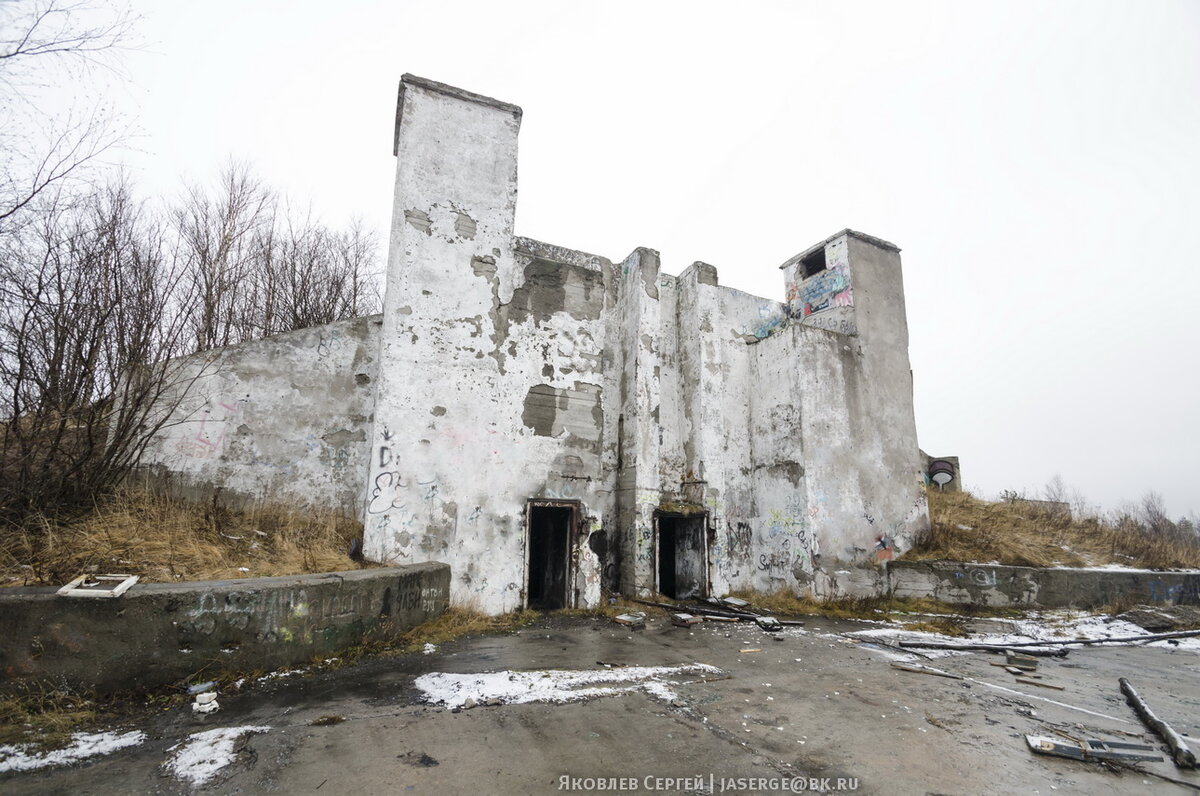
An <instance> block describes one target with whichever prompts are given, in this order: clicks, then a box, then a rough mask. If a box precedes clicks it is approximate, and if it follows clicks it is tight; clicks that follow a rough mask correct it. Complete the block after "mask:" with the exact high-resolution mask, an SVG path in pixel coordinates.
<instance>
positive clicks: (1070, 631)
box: [847, 611, 1200, 656]
mask: <svg viewBox="0 0 1200 796" xmlns="http://www.w3.org/2000/svg"><path fill="white" fill-rule="evenodd" d="M1007 622H1008V624H1009V625H1010V627H1011V628H1012V631H1011V632H1009V633H972V634H971V635H969V636H965V637H956V636H945V635H942V634H940V633H926V632H922V631H916V630H904V629H902V628H897V627H886V628H872V629H870V630H858V631H853V632H851V633H849V634H847V635H851V636H855V637H857V638H863V639H872V638H876V639H880V640H883V639H895V640H899V641H936V642H938V643H948V644H996V645H1000V646H1003V645H1006V644H1015V643H1027V642H1030V641H1047V642H1052V641H1073V640H1082V639H1088V640H1091V639H1104V638H1122V637H1126V636H1145V635H1149V633H1148V632H1147V631H1146V630H1144V629H1142V628H1141V627H1139V626H1138V625H1135V624H1133V623H1132V622H1127V621H1125V620H1123V619H1115V618H1113V617H1111V616H1108V615H1107V614H1078V613H1073V612H1069V611H1043V612H1040V613H1033V614H1030V615H1029V616H1028V617H1026V618H1024V619H1013V620H1007ZM1120 643H1125V644H1135V643H1136V644H1140V645H1141V646H1147V647H1165V648H1168V649H1179V650H1191V651H1195V652H1200V637H1192V638H1179V639H1172V640H1170V641H1168V640H1166V639H1164V640H1162V641H1152V642H1118V644H1120ZM1107 646H1112V645H1111V644H1110V645H1107ZM922 652H924V653H925V654H927V655H930V656H936V655H935V653H936V651H933V650H922Z"/></svg>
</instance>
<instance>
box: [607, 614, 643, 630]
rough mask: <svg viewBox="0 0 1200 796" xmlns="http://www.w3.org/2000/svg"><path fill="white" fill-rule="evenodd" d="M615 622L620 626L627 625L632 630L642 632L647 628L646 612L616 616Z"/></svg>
mask: <svg viewBox="0 0 1200 796" xmlns="http://www.w3.org/2000/svg"><path fill="white" fill-rule="evenodd" d="M613 621H614V622H616V623H617V624H618V625H625V626H626V627H628V628H629V629H631V630H641V629H642V628H644V627H645V626H646V613H645V612H644V611H635V612H633V613H629V614H621V615H619V616H614V617H613Z"/></svg>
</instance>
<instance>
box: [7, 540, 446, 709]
mask: <svg viewBox="0 0 1200 796" xmlns="http://www.w3.org/2000/svg"><path fill="white" fill-rule="evenodd" d="M449 594H450V567H449V566H447V565H445V564H435V563H430V564H415V565H411V566H403V567H390V568H380V569H364V570H357V571H352V572H337V573H326V574H319V575H301V576H292V577H280V578H245V579H241V580H223V581H200V582H194V583H180V584H173V583H152V584H146V585H139V586H134V587H133V588H132V589H130V590H129V591H128V592H126V593H125V594H124V595H123V596H122V597H119V598H116V599H97V598H82V597H59V596H57V595H55V589H54V588H52V587H47V588H21V589H5V590H3V591H0V637H2V638H3V639H4V643H3V645H0V671H3V679H2V680H0V690H2V689H3V688H4V687H5V686H11V685H13V684H14V683H19V682H21V681H33V680H54V681H61V682H66V683H68V684H70V685H72V686H75V687H80V688H94V689H97V690H99V691H119V690H124V689H134V688H152V687H155V686H160V685H166V684H171V683H187V682H191V681H192V680H193V679H196V678H200V679H209V678H212V677H215V676H217V675H219V674H222V673H225V672H237V671H243V672H247V671H254V670H260V669H261V670H267V669H275V668H278V667H283V666H292V665H295V664H301V663H307V662H308V661H309V660H311V659H312V658H314V657H316V656H330V655H336V654H337V653H338V651H339V650H342V649H344V648H346V647H348V646H352V645H355V644H358V643H360V642H361V641H363V640H365V639H368V638H378V637H384V636H387V635H390V634H396V633H400V632H403V631H405V630H408V629H409V628H412V627H414V626H415V625H418V624H420V623H422V622H424V621H426V620H429V619H432V618H435V617H437V616H439V615H441V614H442V613H443V612H444V611H445V610H446V607H447V605H448V602H449Z"/></svg>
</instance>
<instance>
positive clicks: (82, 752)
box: [0, 731, 146, 774]
mask: <svg viewBox="0 0 1200 796" xmlns="http://www.w3.org/2000/svg"><path fill="white" fill-rule="evenodd" d="M145 741H146V733H144V732H136V731H135V732H123V733H115V732H98V733H82V732H77V733H74V734H73V735H72V736H71V743H69V744H67V745H66V746H65V747H63V748H62V749H54V750H53V751H49V752H34V751H31V746H30V745H29V744H17V745H0V774H3V773H5V772H8V771H32V770H34V769H37V768H47V767H49V766H66V765H70V764H72V763H78V762H79V761H80V760H86V759H87V758H89V757H95V756H97V755H108V754H112V753H113V752H115V751H117V750H118V749H124V748H126V747H128V746H138V745H139V744H142V743H145Z"/></svg>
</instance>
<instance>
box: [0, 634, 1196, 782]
mask: <svg viewBox="0 0 1200 796" xmlns="http://www.w3.org/2000/svg"><path fill="white" fill-rule="evenodd" d="M863 627H864V625H862V624H859V623H855V622H850V621H833V620H826V619H820V618H814V619H811V620H809V622H808V624H807V626H806V627H804V628H803V629H788V630H787V631H785V632H784V633H783V634H780V635H779V636H778V637H777V638H778V640H776V637H773V636H772V635H769V634H767V633H765V632H763V631H761V630H759V629H758V628H756V627H753V626H746V625H722V624H715V623H714V624H706V625H703V626H701V627H698V628H696V629H694V630H687V629H682V628H676V627H672V626H671V625H670V624H669V623H668V622H667V621H666V620H665V619H661V618H652V619H651V620H650V622H649V624H648V626H647V627H646V629H645V630H641V631H629V630H627V629H625V628H623V627H620V626H617V625H615V624H614V623H612V622H611V621H610V620H606V619H600V618H590V617H586V618H582V617H564V616H555V615H548V616H546V617H544V618H543V619H542V620H541V621H540V622H539V623H537V624H535V625H531V626H529V627H527V628H525V629H523V630H521V631H520V632H519V633H518V634H515V635H506V636H498V637H482V638H467V639H461V640H459V641H456V642H452V643H449V644H445V645H443V646H442V647H441V648H439V649H437V650H436V651H434V652H432V653H430V654H425V655H423V654H420V653H417V654H414V655H405V656H399V657H386V658H377V659H374V660H370V661H366V662H364V663H360V664H357V665H354V666H347V667H344V668H341V669H337V670H333V671H324V672H319V673H316V674H311V675H295V676H293V677H288V678H279V679H273V680H269V681H267V682H264V683H259V684H257V685H254V686H253V687H250V688H248V689H247V690H245V691H244V692H242V693H234V694H223V695H222V696H221V704H222V710H221V711H220V712H218V713H215V714H212V715H211V716H207V717H197V716H195V715H193V713H192V712H191V710H190V709H188V708H186V707H185V708H173V709H171V710H170V711H165V712H164V711H162V710H161V709H158V710H152V709H149V708H147V709H146V710H145V711H144V712H143V713H140V714H137V715H135V716H134V717H133V720H132V721H130V722H125V725H126V726H128V727H131V728H137V729H142V730H144V731H145V732H146V733H147V735H148V740H147V741H146V742H145V743H144V744H142V745H140V746H137V747H132V748H128V749H124V750H120V751H117V752H115V753H113V754H112V755H109V756H106V757H100V758H92V759H91V762H87V763H82V764H78V765H76V766H75V767H65V768H57V769H43V770H40V771H33V772H27V773H18V774H6V775H3V776H0V792H4V793H6V794H12V795H14V796H15V794H34V793H36V794H47V793H72V794H85V793H86V794H127V793H188V792H191V791H192V790H193V788H192V787H191V786H190V785H187V784H185V783H183V782H181V781H179V780H177V779H174V778H172V777H171V776H170V775H168V774H167V773H165V772H164V770H163V768H162V765H163V763H164V761H165V760H167V759H168V758H169V757H170V756H171V753H170V752H169V751H168V750H169V748H170V747H172V746H173V745H175V744H177V743H178V742H179V741H181V740H182V739H184V738H186V737H187V736H188V735H189V734H190V733H195V732H198V731H202V730H209V729H213V728H217V727H234V726H239V725H258V726H266V727H270V730H269V731H267V732H265V733H262V734H257V735H248V736H244V737H243V739H242V740H241V741H240V742H239V744H240V746H239V748H240V751H239V752H238V754H237V758H236V760H235V762H233V763H232V764H230V765H229V766H227V767H226V768H224V769H222V770H221V771H219V772H218V773H217V774H216V775H215V776H214V778H213V779H211V780H210V781H209V782H208V783H207V784H206V785H204V786H202V788H201V790H204V791H206V792H215V793H317V792H322V793H324V794H346V793H351V794H361V795H363V796H365V795H366V794H395V793H429V794H448V793H464V794H493V793H495V794H525V793H537V794H540V793H556V792H571V790H570V789H571V787H572V786H579V788H580V789H578V790H574V791H573V792H598V790H597V789H596V788H595V787H593V789H592V790H586V789H584V788H585V787H586V786H588V785H592V786H595V785H601V784H606V783H595V782H587V781H583V782H579V781H573V780H580V779H584V780H586V778H605V779H608V778H626V779H625V781H621V780H618V781H617V782H615V783H607V784H615V785H618V786H621V785H624V786H631V788H630V789H627V790H624V791H616V792H637V793H647V792H666V793H712V792H716V793H722V792H724V793H786V792H796V791H799V790H801V789H805V790H810V791H816V792H837V788H838V784H839V782H838V781H839V778H840V779H841V780H843V782H842V785H843V787H845V788H847V789H849V788H850V787H851V786H857V790H856V792H858V793H884V794H1007V793H1033V794H1048V793H1051V792H1061V793H1088V794H1110V793H1111V794H1117V793H1120V794H1128V793H1186V792H1188V791H1189V789H1188V788H1186V787H1181V786H1179V785H1175V784H1171V783H1169V782H1165V781H1162V780H1159V779H1154V778H1151V777H1145V776H1142V775H1138V774H1134V773H1130V772H1124V773H1119V774H1118V773H1113V772H1110V771H1106V770H1105V769H1103V768H1101V767H1100V766H1098V765H1096V764H1092V763H1084V762H1077V761H1072V760H1064V759H1060V758H1051V757H1041V756H1037V755H1034V754H1032V753H1031V752H1030V750H1029V749H1028V748H1027V746H1026V743H1025V740H1024V737H1023V736H1024V735H1025V734H1027V733H1028V734H1038V735H1052V734H1053V732H1052V731H1053V730H1054V729H1058V730H1061V731H1064V732H1066V733H1067V734H1069V735H1073V736H1076V737H1087V738H1099V739H1107V740H1115V741H1125V742H1140V743H1147V744H1154V745H1155V746H1157V745H1158V744H1157V741H1156V740H1155V739H1153V738H1152V737H1151V736H1149V735H1146V734H1145V733H1144V732H1143V727H1142V726H1141V725H1140V724H1139V723H1138V720H1137V718H1136V716H1135V715H1134V713H1133V712H1132V710H1131V709H1130V708H1128V707H1127V706H1126V705H1125V704H1124V699H1123V697H1122V696H1121V694H1120V691H1119V690H1118V685H1117V678H1118V677H1121V676H1126V677H1129V678H1130V679H1131V680H1132V681H1133V683H1134V685H1135V687H1136V688H1137V689H1138V691H1139V693H1140V694H1141V695H1142V696H1143V697H1144V698H1145V699H1146V700H1147V701H1148V702H1150V703H1151V705H1152V706H1153V707H1154V708H1155V709H1156V711H1157V712H1158V713H1159V715H1160V716H1161V717H1162V718H1163V719H1164V720H1166V721H1167V722H1169V723H1171V724H1172V725H1173V726H1174V727H1175V728H1176V729H1177V730H1179V731H1181V732H1183V733H1187V734H1190V735H1191V736H1192V737H1198V738H1200V654H1197V653H1196V652H1193V651H1187V650H1176V649H1158V648H1138V647H1091V648H1086V649H1077V650H1074V651H1072V652H1071V654H1070V656H1069V657H1067V658H1066V659H1043V660H1042V662H1041V665H1040V667H1039V672H1040V673H1041V674H1042V675H1043V679H1044V681H1046V682H1050V683H1053V684H1058V685H1062V686H1063V687H1064V689H1065V690H1062V691H1057V690H1050V689H1042V688H1038V687H1035V686H1030V685H1024V684H1020V683H1016V682H1014V678H1013V677H1012V675H1010V674H1008V673H1006V672H1005V671H1004V669H1002V668H999V667H995V666H991V665H990V663H992V662H994V661H996V660H997V658H996V657H995V656H993V655H989V654H986V653H975V654H970V655H958V656H953V657H943V658H938V659H936V660H933V661H921V662H922V663H925V664H926V665H930V666H934V667H937V668H939V669H942V670H945V671H948V672H953V673H956V674H960V675H963V676H965V677H968V678H974V679H973V680H952V679H945V678H941V677H934V676H930V675H927V674H917V673H911V672H906V671H900V670H897V669H894V668H892V667H891V665H890V663H891V660H890V659H889V658H888V655H889V654H895V653H894V651H891V650H886V649H869V648H865V647H864V646H862V645H860V644H858V643H856V642H854V641H851V640H849V639H847V638H846V637H845V636H843V635H839V634H842V633H847V632H853V631H855V630H861V629H863ZM748 650H758V651H754V652H750V651H748ZM598 661H604V662H608V663H620V664H631V665H639V666H641V665H646V666H649V665H671V664H683V663H692V662H701V663H706V664H711V665H713V666H716V667H719V668H720V669H721V670H722V671H723V672H724V673H725V674H727V675H728V677H727V678H725V679H716V678H715V677H714V676H712V675H703V674H701V675H697V674H692V675H681V676H677V677H674V678H672V679H674V680H676V681H682V682H686V681H692V682H690V684H685V685H672V686H670V689H671V690H672V691H674V693H675V696H674V697H672V696H671V695H670V694H668V695H666V696H661V695H659V696H654V695H651V694H650V693H647V692H646V691H635V692H629V693H623V694H620V695H616V696H600V697H595V698H592V699H589V700H584V701H576V702H569V703H565V704H548V703H538V702H534V703H528V704H501V705H495V706H487V705H480V706H477V707H473V708H470V709H467V710H461V711H458V712H454V711H451V710H448V709H446V708H445V707H439V706H431V705H427V704H424V703H423V702H422V695H421V692H420V691H419V690H418V689H417V688H416V687H415V686H414V679H415V677H416V676H418V675H420V674H422V673H426V672H460V673H474V672H484V671H498V670H506V669H511V670H538V669H572V670H579V669H599V668H602V667H600V666H598V665H597V662H598ZM700 680H702V681H700ZM984 683H991V684H995V685H996V686H999V687H998V688H993V687H989V686H988V685H984ZM1051 700H1052V701H1051ZM1055 702H1058V703H1062V704H1055ZM324 716H339V717H342V718H344V721H343V722H341V723H337V724H331V725H328V726H314V725H313V724H312V722H313V721H314V720H316V719H318V718H321V717H324ZM1127 733H1132V736H1131V735H1127ZM1133 736H1137V737H1133ZM1139 739H1141V740H1139ZM1063 740H1064V741H1065V739H1063ZM1143 765H1145V766H1146V768H1147V769H1149V770H1152V771H1157V772H1160V773H1163V774H1166V775H1168V776H1172V777H1176V778H1179V779H1185V780H1187V781H1189V782H1193V783H1196V787H1197V789H1200V772H1197V771H1180V770H1178V769H1176V768H1174V766H1172V765H1171V764H1170V763H1169V762H1161V763H1146V764H1143ZM710 775H711V777H712V779H711V780H710V779H709V778H710ZM564 777H565V778H566V779H565V780H564ZM628 778H633V780H632V781H630V780H629V779H628ZM656 778H680V779H683V778H694V779H693V780H692V781H675V782H671V781H667V780H666V779H663V780H659V779H656ZM739 779H741V780H742V781H740V782H739V781H737V780H739ZM753 780H759V781H757V782H756V781H753ZM812 780H816V781H815V782H814V781H812ZM564 785H566V786H567V787H566V788H564V787H563V786H564ZM607 792H614V791H612V790H611V789H610V790H609V791H607Z"/></svg>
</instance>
